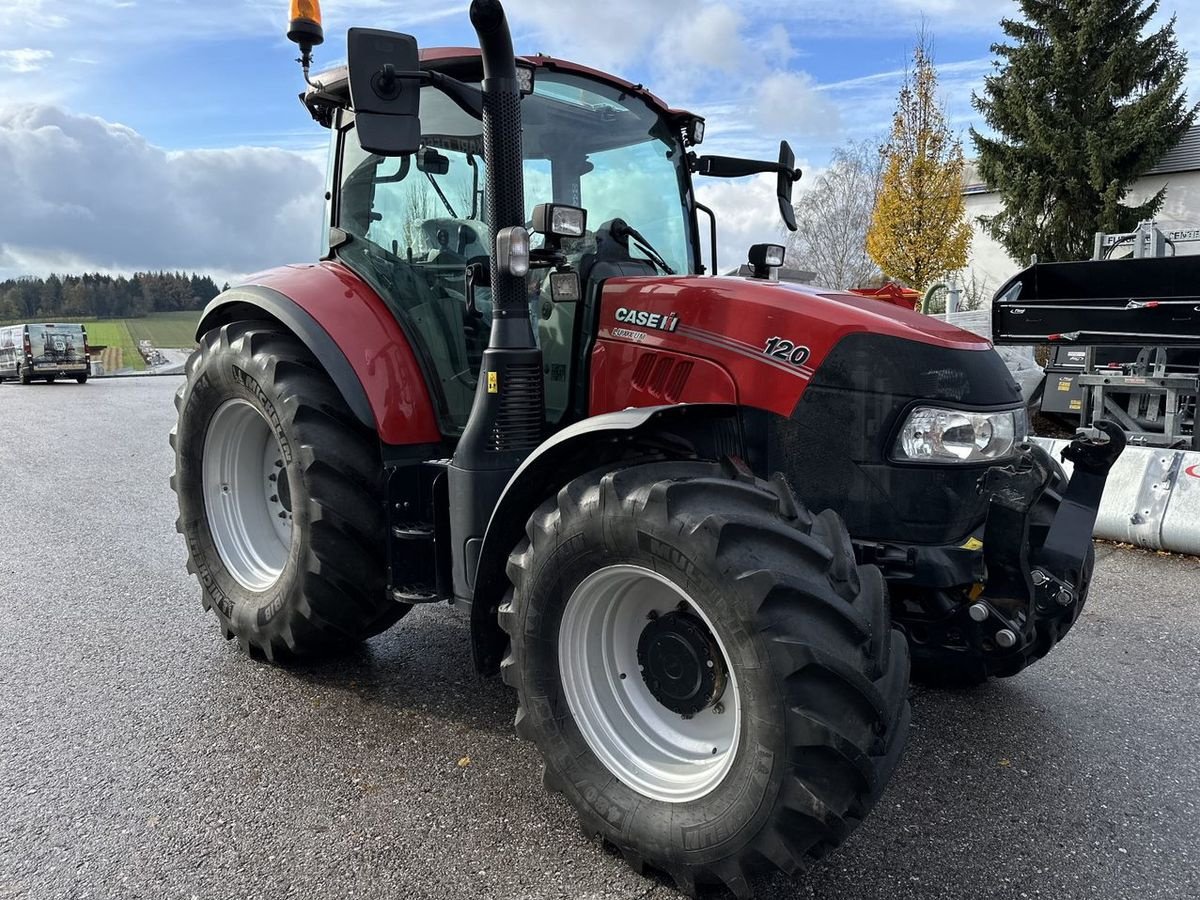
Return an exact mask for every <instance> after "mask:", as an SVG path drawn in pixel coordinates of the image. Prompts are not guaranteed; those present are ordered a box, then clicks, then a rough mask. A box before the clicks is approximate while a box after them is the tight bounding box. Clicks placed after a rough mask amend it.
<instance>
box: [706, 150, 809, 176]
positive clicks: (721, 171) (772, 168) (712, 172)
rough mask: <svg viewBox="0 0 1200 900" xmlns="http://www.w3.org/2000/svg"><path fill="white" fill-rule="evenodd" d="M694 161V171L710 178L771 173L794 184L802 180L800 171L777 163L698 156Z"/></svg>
mask: <svg viewBox="0 0 1200 900" xmlns="http://www.w3.org/2000/svg"><path fill="white" fill-rule="evenodd" d="M692 159H693V162H692V171H693V172H695V173H696V174H697V175H707V176H709V177H710V178H743V177H745V176H746V175H758V174H760V173H763V172H770V173H773V174H776V175H787V176H788V177H789V178H790V179H791V180H792V181H793V182H795V181H799V180H800V170H799V169H785V168H784V167H783V166H781V165H780V164H779V163H777V162H768V161H766V160H760V159H740V158H738V157H736V156H698V157H693V158H692Z"/></svg>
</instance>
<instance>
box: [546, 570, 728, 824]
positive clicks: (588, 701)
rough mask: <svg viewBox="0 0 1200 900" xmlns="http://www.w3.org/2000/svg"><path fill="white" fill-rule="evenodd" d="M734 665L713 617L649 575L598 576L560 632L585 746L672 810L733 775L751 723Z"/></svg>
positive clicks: (567, 684) (576, 596) (566, 681)
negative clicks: (745, 722) (745, 719)
mask: <svg viewBox="0 0 1200 900" xmlns="http://www.w3.org/2000/svg"><path fill="white" fill-rule="evenodd" d="M728 660H729V655H728V654H727V653H726V652H725V649H724V646H723V645H722V643H721V639H720V636H719V635H718V634H717V631H716V629H715V628H714V626H713V623H712V621H711V620H710V619H709V618H708V617H707V616H706V615H705V613H704V610H703V609H702V608H701V607H700V606H699V605H698V604H697V603H695V602H694V601H693V600H692V598H691V597H690V596H689V595H688V594H687V593H686V592H685V591H684V590H683V588H681V587H680V586H679V585H677V584H676V583H675V582H673V581H671V580H670V579H668V578H667V577H665V576H663V575H660V574H659V573H657V572H654V571H651V570H650V569H647V568H644V567H642V566H636V565H629V564H617V565H611V566H604V567H603V568H600V569H597V570H596V571H595V572H592V573H591V574H590V575H588V576H587V577H586V578H584V579H583V581H581V582H580V583H579V585H578V586H577V587H576V588H575V590H574V591H572V593H571V596H570V598H569V599H568V600H567V605H566V608H565V609H564V610H563V617H562V621H561V623H560V625H559V631H558V666H559V676H560V679H561V681H562V686H563V693H564V694H565V696H566V700H567V705H568V707H569V708H570V710H571V715H572V716H573V717H574V719H575V723H576V724H577V725H578V727H579V731H580V733H581V734H582V735H583V739H584V740H585V741H586V742H587V744H588V747H589V748H590V749H591V751H592V752H593V753H594V754H595V755H596V757H597V759H599V760H600V762H601V763H602V764H603V765H604V766H605V768H607V769H608V771H609V772H611V773H612V774H614V775H615V776H616V777H617V778H619V779H620V780H621V781H622V782H624V783H625V784H626V785H628V786H629V787H631V788H633V789H634V790H635V791H637V792H638V793H640V794H642V795H643V796H645V797H650V798H652V799H654V800H661V801H664V802H667V803H687V802H690V801H692V800H697V799H699V798H700V797H703V796H705V795H706V794H708V793H709V792H710V791H712V790H713V789H714V788H716V786H717V785H718V784H720V783H721V781H722V780H723V779H724V778H725V776H726V775H727V774H728V773H729V770H730V768H731V767H732V766H733V761H734V759H735V758H736V756H737V752H738V741H739V735H740V734H741V719H742V715H741V701H740V699H739V693H738V680H737V673H736V672H735V671H734V670H733V669H731V668H730V666H729V664H728ZM710 662H711V663H712V665H711V666H709V663H710ZM718 700H719V701H720V702H718ZM706 706H708V707H709V708H708V709H705V707H706ZM685 710H693V711H694V712H686V711H685Z"/></svg>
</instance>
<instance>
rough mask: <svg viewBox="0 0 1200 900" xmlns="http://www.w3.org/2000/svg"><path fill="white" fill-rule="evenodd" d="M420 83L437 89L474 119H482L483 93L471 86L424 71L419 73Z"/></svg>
mask: <svg viewBox="0 0 1200 900" xmlns="http://www.w3.org/2000/svg"><path fill="white" fill-rule="evenodd" d="M421 76H422V77H421V81H422V83H424V84H430V85H432V86H433V87H435V88H437V89H438V90H439V91H441V92H442V93H443V94H445V95H446V96H447V97H449V98H450V99H451V100H453V101H454V103H455V104H456V105H457V106H458V108H459V109H461V110H462V111H463V112H465V113H466V114H467V115H468V116H473V117H474V118H476V119H482V118H483V91H481V90H480V89H479V88H477V87H475V86H474V85H471V84H466V83H465V82H462V81H459V80H458V79H457V78H451V77H450V76H449V75H446V74H444V73H442V72H433V71H429V70H425V71H422V72H421Z"/></svg>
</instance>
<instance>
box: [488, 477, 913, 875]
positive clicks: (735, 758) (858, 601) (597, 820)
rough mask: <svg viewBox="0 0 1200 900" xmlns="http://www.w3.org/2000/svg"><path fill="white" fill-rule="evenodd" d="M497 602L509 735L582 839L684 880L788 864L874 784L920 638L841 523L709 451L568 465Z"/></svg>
mask: <svg viewBox="0 0 1200 900" xmlns="http://www.w3.org/2000/svg"><path fill="white" fill-rule="evenodd" d="M527 533H528V540H526V541H524V542H523V543H522V544H521V545H520V546H519V547H518V548H517V549H516V551H515V552H514V553H513V555H512V557H511V559H510V561H509V577H510V578H511V580H512V582H513V589H512V591H511V592H510V594H509V596H508V598H507V600H506V602H505V603H504V605H503V606H502V607H501V609H500V623H501V625H502V627H503V628H504V629H505V631H506V632H507V633H508V635H509V638H510V651H509V653H508V655H507V656H506V658H505V660H504V663H503V664H502V667H501V668H502V672H503V675H504V678H505V681H506V682H508V683H509V684H510V685H512V686H513V687H515V688H516V689H517V694H518V700H519V710H518V713H517V723H516V724H517V734H518V735H519V736H520V737H522V738H525V739H527V740H531V741H533V742H534V743H536V744H537V746H538V749H539V750H540V751H541V753H542V756H543V759H544V761H545V781H546V784H547V786H548V787H551V788H553V789H556V790H559V791H561V792H562V793H563V794H564V795H565V796H566V797H567V799H568V800H570V801H571V803H572V804H573V805H574V806H575V808H576V809H577V810H578V812H579V816H580V820H581V823H582V826H583V829H584V831H585V833H586V834H587V835H588V836H597V835H598V836H600V837H602V838H603V839H605V840H607V841H609V842H611V843H612V844H613V845H615V846H616V847H617V848H618V849H619V850H620V851H621V852H622V854H623V855H624V856H625V858H626V860H628V861H629V862H630V864H631V865H633V866H634V867H635V868H637V869H639V870H640V869H641V867H642V866H644V865H650V866H653V867H655V868H657V869H660V870H662V871H665V872H667V873H668V874H669V875H670V876H671V877H673V878H674V880H675V882H676V883H677V884H678V885H679V887H680V888H681V889H682V890H684V891H689V892H693V891H694V890H695V889H696V888H697V886H698V885H703V884H706V883H722V884H724V885H725V886H727V887H728V888H729V889H730V890H732V891H734V893H736V894H738V895H739V896H745V895H748V894H749V892H750V881H749V879H750V878H751V877H752V875H753V874H754V873H756V872H759V871H763V870H770V869H781V870H783V871H784V872H787V873H789V874H791V873H794V872H796V871H798V870H799V869H800V868H802V867H803V866H804V865H805V863H806V861H808V860H809V859H812V858H815V857H819V856H821V855H823V854H824V853H826V852H827V851H828V850H829V849H831V848H832V847H834V846H836V845H837V844H839V843H841V841H842V840H843V839H844V838H845V837H846V836H847V835H848V834H849V833H850V831H851V830H852V829H853V828H854V827H855V826H856V825H857V824H858V823H859V821H860V820H861V819H862V817H863V816H864V815H865V814H866V813H867V811H868V810H869V809H870V808H871V806H873V805H874V803H875V802H876V801H877V800H878V799H879V796H880V794H881V793H882V791H883V788H884V786H885V784H886V783H887V780H888V778H889V776H890V775H891V772H892V770H893V768H894V766H895V764H896V762H897V760H898V758H899V755H900V752H901V749H902V747H903V744H904V738H905V734H906V732H907V727H908V716H909V711H908V702H907V699H906V688H907V682H908V655H907V652H906V647H905V644H904V640H903V638H902V637H901V636H900V635H899V633H897V632H895V631H893V630H892V628H891V625H890V622H889V620H888V616H887V598H886V588H885V586H884V583H883V579H882V577H881V576H880V574H879V572H878V570H877V569H875V568H873V567H857V566H856V565H855V563H854V555H853V549H852V547H851V544H850V540H849V537H848V536H847V534H846V531H845V528H844V526H843V525H842V523H841V520H840V519H838V518H837V516H835V515H834V514H833V513H831V512H826V513H822V514H821V515H819V516H816V517H812V516H810V515H808V513H807V512H805V511H804V510H803V509H801V508H799V507H798V506H797V505H796V503H795V501H794V499H793V498H792V496H791V494H790V492H788V491H787V489H786V488H784V487H781V486H779V485H777V484H774V483H771V484H768V483H766V482H762V481H759V480H756V479H754V478H753V477H752V476H749V475H746V474H741V473H736V472H734V471H733V470H732V469H729V470H726V469H724V468H722V467H721V466H718V465H716V464H708V463H650V464H645V465H638V466H632V467H630V468H627V469H622V470H619V471H616V472H612V473H608V474H604V473H593V474H591V475H586V476H582V477H580V478H577V479H575V480H574V481H572V482H570V483H569V484H568V485H567V486H566V487H564V488H563V489H562V490H561V491H560V492H559V494H558V496H557V497H556V498H554V499H552V500H550V501H547V503H545V504H543V505H542V506H541V507H540V508H539V509H538V510H537V512H536V513H535V514H534V515H533V517H532V518H531V519H530V520H529V524H528V528H527Z"/></svg>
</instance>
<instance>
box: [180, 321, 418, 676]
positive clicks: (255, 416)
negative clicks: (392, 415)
mask: <svg viewBox="0 0 1200 900" xmlns="http://www.w3.org/2000/svg"><path fill="white" fill-rule="evenodd" d="M175 405H176V408H177V409H178V410H179V422H178V426H177V427H176V429H174V430H173V431H172V432H171V446H172V447H173V448H174V450H175V474H174V475H173V476H172V477H171V487H172V488H173V489H174V491H175V493H176V494H177V495H178V500H179V519H178V520H177V522H176V527H177V529H178V531H179V532H180V533H181V534H183V536H184V538H185V539H186V542H187V549H188V569H189V571H191V572H192V573H193V574H195V575H196V576H198V578H199V580H200V585H201V589H202V592H203V602H204V606H205V608H206V609H210V610H212V612H213V613H215V614H216V617H217V619H218V621H219V622H220V624H221V627H222V629H223V631H224V633H225V636H226V637H227V638H234V637H236V638H237V640H238V643H239V644H240V645H241V646H242V647H243V648H244V649H246V650H248V651H249V650H254V651H257V652H260V653H262V654H263V655H264V656H266V657H267V658H268V659H276V658H279V657H285V656H301V655H305V654H310V653H315V652H320V651H324V650H329V649H333V648H340V647H342V646H345V645H347V644H350V643H353V642H356V641H359V640H361V639H363V638H366V637H369V636H371V635H372V634H376V633H378V632H380V631H382V630H384V629H385V628H388V627H389V626H391V625H392V624H393V623H394V622H395V621H396V620H397V619H399V618H400V617H401V616H402V615H404V614H405V613H406V612H408V610H409V609H410V608H411V607H409V606H407V605H404V604H400V603H396V602H395V601H394V600H392V599H391V598H390V597H389V596H388V594H387V591H386V590H385V582H386V572H387V552H386V522H385V517H384V507H383V502H382V497H383V494H382V491H383V470H382V463H381V461H380V454H379V446H378V441H377V439H376V438H375V435H374V434H372V433H370V432H369V431H367V429H365V428H363V426H362V425H361V424H360V423H359V422H358V421H357V419H355V417H354V415H353V413H352V412H351V411H350V409H349V408H348V407H347V406H346V403H345V401H344V400H343V399H342V396H341V394H340V393H339V392H338V390H337V388H336V387H335V386H334V384H333V382H332V381H331V380H330V378H329V376H328V375H327V374H326V373H325V371H324V370H323V369H322V368H321V366H320V364H319V363H318V362H317V360H316V359H315V358H314V357H313V356H312V354H310V353H309V351H308V350H307V348H306V347H305V346H304V345H303V344H302V343H301V342H300V341H299V340H297V339H296V338H295V337H294V336H292V335H291V334H289V333H288V332H286V331H283V330H282V329H281V328H279V327H278V326H274V325H271V324H267V323H262V322H235V323H232V324H229V325H225V326H222V327H221V328H218V329H214V330H212V331H210V332H208V333H207V334H206V335H204V337H203V338H202V339H201V342H200V347H199V349H197V350H196V352H195V353H193V354H192V357H191V358H190V359H189V360H188V364H187V381H186V382H185V383H184V385H183V387H181V388H180V390H179V392H178V394H177V395H176V397H175Z"/></svg>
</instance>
